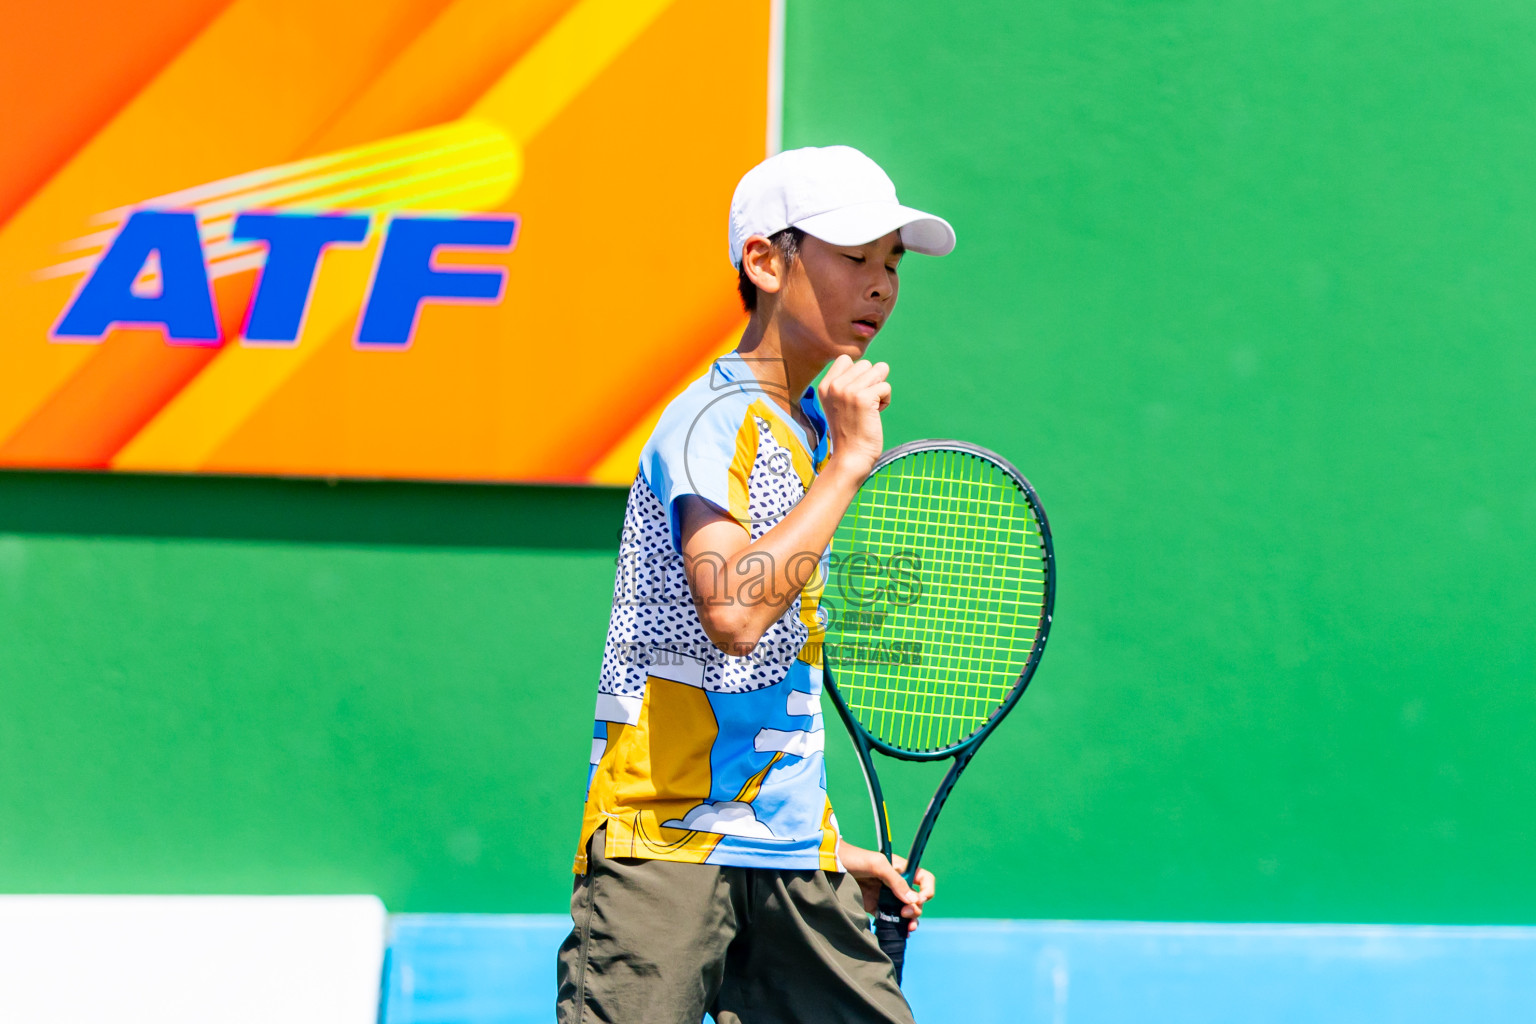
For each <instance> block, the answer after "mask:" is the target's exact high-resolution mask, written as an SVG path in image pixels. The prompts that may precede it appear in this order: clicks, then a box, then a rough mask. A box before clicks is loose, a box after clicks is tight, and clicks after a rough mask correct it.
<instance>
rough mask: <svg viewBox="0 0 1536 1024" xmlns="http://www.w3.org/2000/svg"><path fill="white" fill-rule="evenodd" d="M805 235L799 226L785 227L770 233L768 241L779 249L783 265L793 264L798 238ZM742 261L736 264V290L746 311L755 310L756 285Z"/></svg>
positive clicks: (798, 244)
mask: <svg viewBox="0 0 1536 1024" xmlns="http://www.w3.org/2000/svg"><path fill="white" fill-rule="evenodd" d="M804 237H805V232H804V231H801V230H800V229H799V228H785V229H784V230H783V231H780V232H778V233H777V234H774V235H770V236H769V237H768V241H770V242H772V243H773V247H774V248H775V249H777V250H779V255H780V256H783V257H784V267H785V269H786V270H787V269H788V268H790V267H792V266H794V263H795V257H797V256H799V255H800V240H801V239H802V238H804ZM744 262H745V261H743V262H742V263H738V264H736V291H737V292H739V293H740V294H741V306H742V308H743V309H745V310H746V311H747V312H748V313H752V312H755V311H756V310H757V285H755V284H753V283H752V279H751V278H750V277H748V276H747V269H746V267H745V266H744V265H743V264H744Z"/></svg>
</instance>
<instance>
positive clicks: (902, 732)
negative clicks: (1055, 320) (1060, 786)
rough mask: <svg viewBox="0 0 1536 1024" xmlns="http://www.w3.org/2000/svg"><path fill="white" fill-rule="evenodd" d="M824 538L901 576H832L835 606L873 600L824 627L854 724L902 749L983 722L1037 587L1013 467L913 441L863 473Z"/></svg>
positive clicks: (1012, 671)
mask: <svg viewBox="0 0 1536 1024" xmlns="http://www.w3.org/2000/svg"><path fill="white" fill-rule="evenodd" d="M833 550H834V551H835V552H837V553H838V555H839V557H840V558H842V559H848V558H850V557H851V556H854V555H863V556H864V564H865V565H866V566H870V565H873V566H884V567H887V568H889V569H892V570H894V569H895V568H896V567H898V566H901V567H904V568H905V570H906V573H905V576H908V577H910V579H906V578H902V579H898V580H887V581H886V582H885V584H884V586H883V587H882V588H880V589H878V590H876V591H875V592H873V593H871V592H870V591H868V590H865V591H863V592H861V591H860V590H859V588H857V587H855V588H853V592H852V593H851V594H849V593H848V592H847V588H844V593H843V595H842V597H843V608H842V609H841V610H843V611H844V612H847V611H851V610H854V609H857V608H859V606H860V605H873V607H872V608H867V609H861V610H866V611H867V612H873V613H874V614H873V615H870V614H865V615H863V616H856V617H852V618H845V620H844V621H845V622H846V623H848V624H847V625H845V626H843V627H841V628H835V629H834V634H835V635H834V636H829V642H830V644H829V657H830V658H831V659H832V664H833V666H834V668H835V670H836V678H837V681H838V687H839V690H840V691H841V692H842V694H843V696H844V699H845V702H846V703H847V705H848V708H849V710H850V711H851V712H852V713H853V714H854V715H855V716H856V717H857V718H858V719H859V721H860V722H861V724H863V725H864V727H865V728H866V729H868V730H869V731H870V733H871V734H873V735H874V736H876V737H878V738H880V739H881V740H883V741H884V742H886V743H889V744H891V745H892V746H895V747H899V748H901V749H907V750H913V751H924V750H938V749H944V748H947V747H950V746H953V745H955V744H957V743H959V742H961V741H962V740H964V739H965V738H966V737H967V736H969V735H971V734H972V733H974V732H975V731H976V730H977V729H979V728H980V727H981V726H982V725H983V724H985V723H986V721H987V720H988V719H989V718H990V717H991V715H992V714H993V712H994V711H996V710H997V708H998V707H999V706H1001V705H1002V703H1003V702H1004V701H1005V700H1006V699H1007V697H1008V695H1009V693H1011V692H1012V690H1013V687H1014V686H1015V685H1016V683H1017V679H1018V676H1019V673H1020V672H1021V671H1022V669H1023V667H1024V662H1025V660H1026V659H1027V657H1028V655H1029V650H1030V648H1031V646H1032V645H1033V643H1034V640H1035V636H1036V634H1037V632H1038V629H1039V627H1040V624H1041V614H1042V611H1043V603H1044V595H1045V591H1046V571H1047V566H1046V562H1045V556H1044V550H1043V548H1042V546H1041V538H1040V531H1039V527H1038V523H1037V522H1036V520H1035V516H1034V512H1033V509H1032V507H1031V506H1030V504H1029V501H1028V499H1027V497H1026V496H1025V493H1024V491H1023V490H1022V489H1021V488H1020V487H1019V486H1018V484H1017V483H1016V482H1015V481H1014V479H1013V478H1012V477H1011V476H1010V475H1009V474H1007V473H1006V472H1004V471H1003V470H1002V469H1001V468H1000V467H998V466H996V465H994V464H993V463H991V462H990V461H987V460H985V459H982V458H979V457H977V456H974V455H971V454H969V453H965V452H958V451H952V450H949V451H946V450H927V451H920V452H914V453H913V454H911V455H909V456H907V457H905V458H903V459H899V460H897V461H896V462H894V463H892V464H890V465H888V466H886V467H884V468H882V470H881V471H880V472H879V473H877V474H876V475H875V477H873V478H871V480H870V481H868V482H867V483H866V484H865V487H864V489H863V490H861V491H860V493H859V495H858V497H857V498H856V499H855V502H854V504H853V506H852V507H851V508H850V510H849V515H848V516H846V517H845V518H844V521H843V525H842V527H840V528H839V531H838V535H837V537H836V538H835V539H834V541H833ZM844 564H847V563H846V562H845V563H844ZM893 574H894V573H893ZM903 584H905V585H903ZM850 598H851V600H850Z"/></svg>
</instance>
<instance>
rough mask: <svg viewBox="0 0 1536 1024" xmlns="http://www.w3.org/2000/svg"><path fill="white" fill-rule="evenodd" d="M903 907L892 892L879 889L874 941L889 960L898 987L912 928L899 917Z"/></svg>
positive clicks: (910, 924) (882, 888)
mask: <svg viewBox="0 0 1536 1024" xmlns="http://www.w3.org/2000/svg"><path fill="white" fill-rule="evenodd" d="M904 906H906V904H905V903H903V902H902V901H901V900H900V899H898V898H897V896H896V894H895V893H894V892H891V890H889V889H887V888H884V887H883V886H882V887H881V889H880V902H879V903H878V904H877V905H876V907H875V940H876V941H877V942H879V943H880V951H881V952H882V953H884V954H885V955H886V956H888V957H890V958H891V966H893V967H895V968H896V984H898V985H900V984H901V967H902V962H903V961H904V960H905V959H906V957H907V932H908V931H909V930H911V927H912V923H911V922H910V921H908V920H907V919H906V918H904V917H902V916H901V908H902V907H904Z"/></svg>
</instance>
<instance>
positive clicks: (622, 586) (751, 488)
mask: <svg viewBox="0 0 1536 1024" xmlns="http://www.w3.org/2000/svg"><path fill="white" fill-rule="evenodd" d="M799 405H800V408H801V410H802V411H803V412H804V413H805V415H806V416H807V418H808V419H809V420H810V422H811V423H812V424H813V425H814V426H815V428H816V436H814V437H808V436H806V435H805V433H804V432H803V431H802V429H801V428H800V426H799V425H798V424H796V423H795V422H794V420H793V419H792V418H791V417H790V416H789V415H788V414H787V413H786V412H785V411H784V410H783V408H782V407H781V406H779V405H778V404H777V403H776V402H775V401H774V399H773V398H772V397H771V395H770V393H769V392H767V391H766V390H765V389H764V385H761V384H759V383H758V381H757V378H756V377H755V376H754V375H753V373H752V371H751V369H750V368H749V367H748V366H747V364H746V363H745V362H744V361H743V360H742V358H741V357H740V356H738V355H736V354H735V353H732V354H730V355H728V356H724V357H722V358H721V359H719V360H717V361H716V362H715V363H714V364H713V365H712V366H711V368H710V371H709V372H708V373H707V374H705V375H704V376H703V377H701V378H699V379H698V380H697V381H694V382H693V384H691V385H690V386H689V387H688V389H687V390H685V391H684V392H683V393H682V394H681V395H679V396H678V397H677V398H676V399H674V400H673V402H672V403H671V404H670V405H669V406H667V409H666V411H665V412H664V413H663V414H662V416H661V419H660V421H659V422H658V423H657V425H656V429H655V431H654V432H653V433H652V434H651V438H650V440H649V441H648V442H647V443H646V446H645V448H644V450H643V451H642V453H641V455H640V468H639V472H638V474H637V475H636V477H635V482H634V484H633V485H632V486H631V487H630V491H629V505H628V508H627V509H626V511H625V515H624V531H623V535H622V539H621V540H620V544H619V558H618V572H617V576H616V579H615V582H614V591H613V614H612V617H611V618H610V620H609V623H608V639H607V643H606V644H605V646H604V649H603V667H602V673H601V677H600V679H599V682H598V687H597V715H596V723H595V727H594V729H593V734H592V758H591V769H590V772H589V774H588V777H587V800H586V811H585V814H584V815H583V820H582V831H581V843H580V844H579V846H578V852H577V855H576V863H575V870H576V871H577V873H584V872H585V871H586V859H587V858H586V846H587V840H588V839H589V838H590V837H591V835H592V833H593V832H595V831H596V830H597V829H598V827H599V826H604V825H606V826H607V830H606V833H605V835H606V840H605V847H604V854H605V855H606V856H609V857H641V858H650V859H654V860H670V861H684V862H690V863H708V864H721V865H733V866H738V867H764V868H783V869H802V870H803V869H822V870H828V871H841V870H842V865H841V864H840V863H839V861H838V859H837V819H836V818H835V817H834V816H833V814H832V805H831V803H830V802H829V801H828V799H827V780H826V765H825V761H824V754H823V739H824V737H825V735H826V734H825V731H824V723H823V719H822V713H821V689H822V671H821V639H822V628H821V619H820V617H819V615H818V611H817V603H818V601H819V599H820V596H821V592H822V586H823V581H824V580H825V579H826V572H827V560H828V552H826V551H824V552H822V553H821V555H820V560H819V562H818V564H817V566H816V568H815V571H814V572H812V574H811V577H810V582H808V583H807V584H806V586H805V588H804V589H803V590H802V591H801V592H800V594H799V595H798V596H797V597H796V598H795V601H794V603H793V604H791V605H790V606H789V608H788V610H787V611H786V612H785V613H784V615H783V616H782V617H781V618H780V619H779V620H778V621H777V622H775V623H774V624H773V625H772V626H770V627H769V628H768V630H767V632H765V633H764V634H763V637H762V639H761V640H760V641H759V642H758V644H757V646H756V647H755V648H754V649H753V651H752V653H751V654H749V655H747V656H745V657H732V656H728V655H726V654H725V653H723V652H722V651H720V650H719V649H718V648H716V647H715V646H714V645H713V644H712V643H711V642H710V640H709V638H708V637H707V636H706V635H705V633H704V627H703V626H702V624H701V623H700V622H699V616H698V612H697V611H696V610H695V608H694V604H693V595H692V593H691V591H690V590H689V586H688V579H687V577H686V576H685V575H684V572H683V558H682V555H681V554H680V553H679V544H680V542H679V530H680V524H679V522H678V515H679V514H680V512H681V509H680V506H679V502H680V501H681V499H682V498H684V497H686V496H688V495H698V496H699V497H701V498H703V499H704V500H705V501H707V502H709V503H710V504H711V505H713V506H715V507H716V508H718V509H719V510H721V511H722V512H723V513H725V514H727V515H729V516H731V517H732V518H734V519H735V520H736V521H737V522H739V523H740V524H741V525H742V527H743V529H744V530H745V531H746V532H747V533H748V535H749V536H750V537H751V539H752V540H753V541H756V540H757V539H758V538H759V537H761V536H762V535H763V534H764V533H766V532H767V531H768V530H769V529H771V528H772V527H773V526H774V524H775V523H777V522H778V521H779V520H780V519H782V518H783V516H784V515H785V513H787V512H788V511H789V510H790V509H792V508H793V507H794V506H795V503H796V502H798V501H799V500H800V499H801V497H803V496H804V494H805V492H806V490H807V489H808V488H809V487H810V485H811V481H812V480H813V479H815V474H816V470H817V469H818V468H819V467H820V466H821V465H822V464H823V463H824V462H825V460H826V456H827V440H826V438H827V427H826V418H825V417H824V416H823V414H822V410H821V405H820V403H819V401H818V400H817V397H816V393H815V390H814V389H813V388H808V389H806V392H805V394H804V395H803V396H801V397H800V400H799ZM808 557H814V556H808ZM722 564H723V560H722ZM705 571H706V572H707V570H705ZM768 578H771V577H769V575H768V573H767V571H766V570H765V577H764V579H765V583H764V585H765V586H766V580H767V579H768Z"/></svg>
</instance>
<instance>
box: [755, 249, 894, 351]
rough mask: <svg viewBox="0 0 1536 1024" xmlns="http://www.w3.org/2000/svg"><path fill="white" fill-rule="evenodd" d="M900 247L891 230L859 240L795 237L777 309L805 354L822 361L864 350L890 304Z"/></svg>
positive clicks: (891, 305) (887, 316)
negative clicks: (796, 250) (854, 242)
mask: <svg viewBox="0 0 1536 1024" xmlns="http://www.w3.org/2000/svg"><path fill="white" fill-rule="evenodd" d="M905 251H906V250H904V249H903V248H902V246H901V234H900V232H897V231H892V232H891V233H890V234H888V235H885V236H883V237H880V238H877V239H875V240H874V241H873V242H867V243H865V244H864V245H832V244H831V243H829V242H823V241H822V240H821V239H819V238H815V237H813V236H811V235H806V236H805V238H803V239H802V240H801V242H800V255H799V258H797V259H796V260H795V262H794V265H793V266H791V267H790V268H789V275H788V279H787V280H786V281H785V287H784V288H783V290H782V291H781V292H780V293H779V295H778V296H777V298H778V303H779V309H778V310H777V314H778V315H779V316H780V317H781V318H783V319H782V320H781V323H784V321H786V320H787V321H790V322H792V323H793V324H794V325H795V326H796V328H797V329H796V330H795V331H794V332H793V334H794V335H795V336H796V341H798V342H799V343H800V344H802V345H805V346H807V348H809V349H810V350H811V351H807V352H806V355H813V354H814V355H816V356H817V357H819V358H820V359H821V360H822V361H823V362H828V363H830V362H831V361H832V360H834V359H836V358H837V357H838V356H840V355H848V356H851V357H853V358H854V359H858V358H860V357H861V356H863V355H864V351H865V350H866V349H867V348H869V343H870V342H871V341H872V340H874V337H875V335H876V334H878V333H879V332H880V329H881V328H882V327H884V326H885V323H886V321H887V320H889V319H890V316H891V311H892V310H893V309H895V308H896V292H897V290H898V289H899V287H900V281H899V279H898V278H897V274H896V268H897V266H898V264H900V263H901V257H902V255H903V253H904V252H905ZM784 325H785V326H789V324H788V323H785V324H784Z"/></svg>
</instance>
